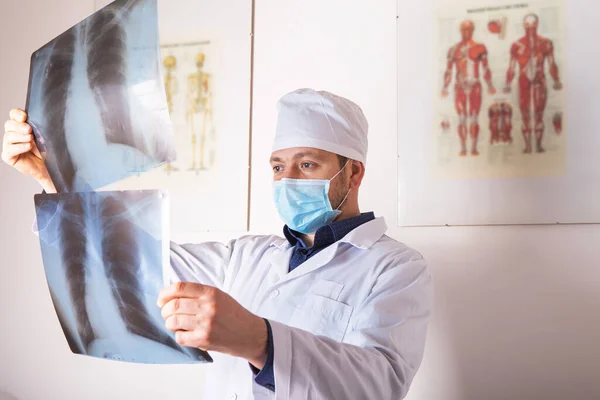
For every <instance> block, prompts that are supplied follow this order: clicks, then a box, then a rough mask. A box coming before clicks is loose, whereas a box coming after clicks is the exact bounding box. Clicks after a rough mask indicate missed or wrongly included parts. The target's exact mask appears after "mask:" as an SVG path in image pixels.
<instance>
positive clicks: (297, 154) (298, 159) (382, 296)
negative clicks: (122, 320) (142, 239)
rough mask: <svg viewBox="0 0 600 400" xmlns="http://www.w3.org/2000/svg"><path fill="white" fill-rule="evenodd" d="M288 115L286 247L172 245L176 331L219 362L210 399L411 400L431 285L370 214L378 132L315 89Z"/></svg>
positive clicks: (23, 147) (46, 182) (281, 151)
mask: <svg viewBox="0 0 600 400" xmlns="http://www.w3.org/2000/svg"><path fill="white" fill-rule="evenodd" d="M278 110H279V116H278V123H277V129H276V134H275V141H274V147H273V153H272V155H271V160H270V162H271V167H272V168H273V198H274V202H275V206H276V207H277V210H278V211H279V214H280V216H281V218H282V220H283V221H284V222H285V226H284V228H283V234H284V237H283V238H282V237H279V236H245V237H242V238H239V239H236V240H232V241H230V242H229V243H227V244H221V243H201V244H186V245H176V244H172V245H171V266H170V269H169V271H167V272H168V275H169V276H170V279H171V283H172V284H171V285H170V286H168V287H166V288H165V289H163V291H162V292H161V294H160V296H159V299H158V301H157V304H158V306H159V307H161V310H162V316H163V317H164V319H165V325H166V326H167V328H168V329H170V330H171V331H173V332H175V335H176V339H177V341H178V342H179V343H180V344H181V345H184V346H191V347H198V348H201V349H205V350H209V351H212V355H213V358H214V360H215V363H214V365H212V366H211V367H210V368H209V369H208V370H207V371H208V372H207V373H208V375H209V376H207V377H206V379H205V382H206V384H205V386H206V393H205V396H204V398H205V399H210V400H212V399H252V398H254V399H394V400H396V399H401V398H403V397H404V396H405V395H406V393H407V391H408V389H409V387H410V384H411V382H412V380H413V377H414V376H415V373H416V372H417V370H418V368H419V365H420V363H421V360H422V357H423V349H424V345H425V336H426V331H427V322H428V319H429V316H430V312H431V303H432V280H431V276H430V274H429V271H428V269H427V266H426V263H425V261H424V260H423V258H422V256H421V255H420V254H419V253H418V252H416V251H415V250H413V249H411V248H409V247H407V246H406V245H404V244H402V243H399V242H397V241H395V240H394V239H392V238H390V237H388V236H386V235H385V232H386V223H385V221H384V219H383V218H376V217H375V216H374V214H373V213H372V212H368V213H361V212H360V211H359V206H358V189H359V188H360V185H361V182H362V179H363V176H364V173H365V162H366V158H367V130H368V125H367V121H366V119H365V117H364V115H363V113H362V111H361V109H360V108H359V107H358V106H357V105H356V104H354V103H352V102H351V101H349V100H347V99H344V98H342V97H339V96H336V95H333V94H331V93H328V92H323V91H314V90H309V89H301V90H297V91H294V92H292V93H289V94H287V95H285V96H284V97H282V98H281V100H280V101H279V104H278ZM10 117H11V119H10V120H9V121H8V122H7V123H6V125H5V135H4V140H3V149H2V159H3V160H4V161H5V162H6V163H7V164H9V165H11V166H13V167H14V168H16V169H17V170H19V171H20V172H22V173H24V174H26V175H29V176H32V177H33V178H35V179H36V180H37V181H38V182H39V183H40V184H41V185H42V187H44V189H45V190H46V191H48V192H53V191H54V186H53V184H52V182H51V179H50V177H49V175H48V172H47V170H46V168H45V167H44V164H43V161H42V160H41V158H40V154H39V151H38V150H37V148H36V145H35V142H34V140H33V136H32V132H31V128H30V126H29V125H27V123H26V122H25V121H26V115H25V113H24V112H23V111H21V110H16V109H15V110H12V111H11V113H10ZM381 194H382V195H385V194H386V193H385V192H384V191H382V193H381Z"/></svg>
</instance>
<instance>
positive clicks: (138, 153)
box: [26, 0, 175, 193]
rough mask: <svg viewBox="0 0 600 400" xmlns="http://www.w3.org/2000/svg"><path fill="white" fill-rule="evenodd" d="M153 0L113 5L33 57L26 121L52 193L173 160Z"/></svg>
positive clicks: (78, 188)
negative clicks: (51, 186) (47, 173)
mask: <svg viewBox="0 0 600 400" xmlns="http://www.w3.org/2000/svg"><path fill="white" fill-rule="evenodd" d="M159 61H160V57H159V39H158V11H157V0H118V1H115V2H114V3H111V4H109V5H108V6H106V7H104V8H103V9H101V10H99V11H97V12H96V13H94V14H93V15H91V16H90V17H88V18H86V19H85V20H83V21H82V22H80V23H79V24H77V25H75V26H74V27H72V28H71V29H69V30H68V31H66V32H64V33H63V34H61V35H60V36H58V37H57V38H55V39H54V40H52V41H50V42H49V43H48V44H46V45H45V46H43V47H42V48H40V49H39V50H37V51H36V52H35V53H33V55H32V57H31V68H30V77H29V90H28V95H27V107H26V108H27V112H28V114H29V120H28V122H29V124H30V125H31V126H32V128H33V132H34V135H35V138H36V141H37V144H38V147H39V149H40V151H41V153H42V156H43V157H44V161H45V163H46V167H47V168H48V170H49V172H50V176H51V177H52V180H53V182H54V184H55V186H56V188H57V190H58V192H59V193H61V192H76V191H88V190H93V189H98V188H101V187H103V186H106V185H108V184H110V183H113V182H117V181H119V180H121V179H123V178H126V177H128V176H130V175H132V174H135V173H139V172H143V171H146V170H148V169H151V168H154V167H157V166H159V165H161V164H163V163H166V162H170V161H173V160H174V159H175V149H174V145H173V134H172V127H171V121H170V118H169V112H168V107H167V101H166V95H165V92H164V86H163V84H162V78H161V75H160V69H159Z"/></svg>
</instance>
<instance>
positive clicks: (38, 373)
mask: <svg viewBox="0 0 600 400" xmlns="http://www.w3.org/2000/svg"><path fill="white" fill-rule="evenodd" d="M190 1H191V0H190ZM239 1H240V2H242V3H244V1H242V0H239ZM570 1H571V2H572V3H577V4H578V7H582V8H586V9H587V10H589V12H588V15H589V17H588V18H593V15H594V14H596V15H597V13H598V12H599V11H600V5H597V4H596V3H593V2H592V0H588V1H586V0H577V1H575V0H570ZM414 7H418V3H417V2H414ZM92 9H93V1H91V0H87V1H82V0H79V1H77V2H71V1H67V0H52V1H48V0H46V1H42V0H39V1H38V0H29V1H22V2H20V4H19V5H17V4H16V2H8V1H5V0H3V2H2V13H0V24H1V25H0V26H1V28H0V29H1V32H2V33H3V34H2V35H0V54H1V55H0V60H1V62H0V88H2V89H0V90H1V92H0V111H1V110H8V109H9V108H10V107H14V106H22V105H24V99H25V89H26V85H27V76H28V60H29V55H30V53H31V52H32V51H33V50H34V49H36V48H38V47H39V45H41V44H42V43H43V42H44V41H45V40H46V39H47V38H51V37H54V36H55V35H56V34H58V33H59V32H61V31H62V30H64V28H65V27H68V26H70V25H72V24H73V23H75V22H77V20H79V19H80V18H82V17H83V16H85V15H86V14H87V13H89V12H91V11H92ZM25 10H26V11H25ZM25 12H26V14H27V15H26V16H20V15H21V14H24V13H25ZM232 12H233V11H232ZM395 16H396V5H395V0H378V1H376V2H374V1H366V0H362V1H358V0H327V1H323V0H321V1H317V0H303V1H302V2H298V1H292V0H256V32H255V40H256V44H255V45H256V49H255V87H254V93H255V99H254V101H255V103H254V126H253V131H254V138H253V141H254V147H253V164H252V195H251V200H252V210H251V229H252V231H253V232H256V233H263V232H273V231H276V232H279V231H280V229H281V223H280V222H279V220H278V219H277V216H276V214H275V212H274V209H273V207H272V204H271V198H270V183H269V181H270V173H271V171H270V169H269V166H268V162H267V161H268V156H269V152H270V150H269V149H270V141H271V139H272V133H273V130H274V127H275V116H276V114H275V102H276V101H277V99H278V98H279V97H280V96H281V95H282V94H284V93H286V92H288V91H291V90H293V89H296V88H298V87H314V88H322V89H327V90H330V91H333V92H337V93H339V94H341V95H344V96H347V97H349V98H351V99H353V100H355V101H356V102H357V103H359V104H360V105H361V106H362V107H363V109H364V111H365V114H366V115H367V118H368V119H369V121H370V134H371V136H370V155H369V159H368V165H367V176H366V180H365V182H364V186H363V189H362V192H361V204H362V209H363V210H365V211H366V210H374V211H375V212H376V214H377V215H379V216H384V217H385V218H386V220H387V221H388V225H389V231H388V233H389V234H390V235H391V236H392V237H394V238H396V239H398V240H402V241H404V242H406V243H408V244H409V245H412V246H413V247H415V248H417V249H418V250H420V251H421V252H422V253H423V254H424V255H425V257H426V258H427V259H428V260H429V264H430V266H431V269H432V272H433V274H434V279H435V282H436V309H435V314H434V318H433V320H432V324H431V329H430V334H429V338H428V343H427V349H426V355H425V360H424V362H423V365H422V369H421V371H420V373H419V374H418V375H417V378H416V380H415V383H414V386H413V390H412V391H411V393H410V394H409V399H411V400H471V399H472V400H482V399H483V400H495V399H536V400H537V399H545V400H550V399H561V400H562V399H577V400H580V399H597V398H600V382H597V381H598V379H597V377H598V376H599V371H600V346H599V345H598V344H597V338H600V262H599V261H598V258H599V256H600V249H599V248H598V243H600V227H599V226H591V225H590V226H560V227H480V228H476V227H473V228H466V227H465V228H410V229H401V228H397V227H396V223H395V221H396V220H397V211H396V200H397V199H396V193H397V190H396V189H397V188H396V174H397V173H396V170H397V168H396V167H397V164H396V148H397V146H396V143H397V140H396V127H397V122H396V104H397V99H396V82H397V80H396V46H395V43H396V17H395ZM583 17H585V15H584V16H583ZM414 23H418V21H414ZM590 34H592V33H590ZM588 56H590V54H586V55H582V57H583V59H582V60H583V61H582V62H585V61H584V60H585V57H588ZM411 61H414V62H418V54H415V55H412V56H411ZM415 101H418V96H416V99H415ZM415 134H423V133H415ZM590 184H600V182H596V183H594V182H590ZM0 188H1V189H0V191H1V193H2V195H3V196H2V199H1V200H0V210H1V211H0V212H1V215H2V224H1V225H0V238H1V239H2V241H1V242H0V254H1V255H2V258H1V260H2V261H1V264H0V265H1V266H0V268H2V272H3V279H2V280H1V281H0V300H1V302H0V304H2V306H3V311H2V314H0V315H1V316H2V322H1V324H2V325H1V326H0V327H1V331H0V332H2V333H1V334H0V335H1V336H0V338H1V340H0V399H1V398H2V394H1V393H2V390H3V389H4V391H6V392H10V393H13V394H14V396H15V397H17V398H18V399H21V400H28V399H32V400H33V399H81V398H86V399H106V398H134V399H137V398H140V399H141V398H143V399H159V398H163V399H164V398H169V399H171V398H177V399H192V398H194V399H195V398H198V394H197V392H198V387H199V386H200V385H201V380H202V376H203V371H204V368H205V367H204V366H193V367H189V366H186V367H157V366H137V365H136V366H130V365H118V364H113V363H110V362H104V361H102V360H87V359H82V358H80V357H76V356H73V355H71V354H69V350H68V347H67V345H66V343H65V342H64V339H63V337H62V333H61V332H60V328H59V326H58V324H57V323H56V318H55V316H54V315H53V310H52V305H51V303H50V298H49V296H48V292H47V289H46V286H45V281H44V276H43V272H42V271H43V270H42V264H41V257H40V254H39V245H38V243H37V238H36V237H35V236H33V235H31V233H30V224H31V220H32V216H33V201H32V194H33V193H34V191H36V190H38V188H37V187H36V186H35V184H33V183H30V182H27V181H25V180H23V179H21V178H20V177H19V176H17V174H16V173H14V172H13V171H11V170H10V169H9V168H7V167H4V166H3V167H0ZM232 235H234V233H232ZM42 352H43V355H42Z"/></svg>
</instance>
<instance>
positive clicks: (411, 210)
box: [396, 0, 600, 226]
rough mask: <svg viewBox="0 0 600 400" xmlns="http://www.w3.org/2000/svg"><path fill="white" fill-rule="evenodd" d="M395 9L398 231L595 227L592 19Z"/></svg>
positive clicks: (467, 0)
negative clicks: (458, 227) (415, 228)
mask: <svg viewBox="0 0 600 400" xmlns="http://www.w3.org/2000/svg"><path fill="white" fill-rule="evenodd" d="M397 8H398V12H397V15H396V21H397V31H398V37H397V41H398V64H397V65H398V74H397V79H398V148H397V155H398V224H399V225H400V226H452V225H527V224H567V223H568V224H575V223H597V222H600V207H598V199H600V185H598V184H597V182H600V167H599V163H598V154H599V153H600V135H598V134H597V133H596V130H597V129H596V127H597V126H600V113H599V112H597V109H598V99H597V98H598V96H597V93H599V92H600V80H598V78H597V76H598V71H600V55H598V54H596V53H594V52H593V51H590V49H591V47H590V46H592V44H590V38H591V37H594V36H593V35H595V32H596V31H597V29H598V21H597V17H596V16H595V15H594V13H593V12H590V10H589V9H588V8H586V7H583V6H582V4H581V2H577V1H572V2H571V1H564V0H532V1H510V0H422V1H420V2H419V3H418V5H417V3H414V4H413V3H410V2H406V1H403V0H398V7H397ZM567 27H568V30H567Z"/></svg>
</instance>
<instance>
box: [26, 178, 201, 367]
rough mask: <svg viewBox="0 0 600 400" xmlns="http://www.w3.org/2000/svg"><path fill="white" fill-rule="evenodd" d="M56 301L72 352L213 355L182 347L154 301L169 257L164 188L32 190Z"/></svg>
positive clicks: (176, 358) (126, 357)
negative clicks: (94, 190) (87, 190)
mask: <svg viewBox="0 0 600 400" xmlns="http://www.w3.org/2000/svg"><path fill="white" fill-rule="evenodd" d="M35 207H36V214H37V222H38V229H39V238H40V244H41V248H42V258H43V261H44V269H45V272H46V278H47V281H48V286H49V289H50V294H51V297H52V301H53V304H54V308H55V310H56V313H57V315H58V319H59V322H60V325H61V327H62V329H63V332H64V334H65V336H66V338H67V342H68V344H69V347H70V348H71V351H72V352H73V353H76V354H81V355H87V356H93V357H99V358H105V359H111V360H118V361H127V362H135V363H148V364H188V363H200V362H211V361H212V359H211V357H210V356H209V355H208V353H206V352H204V351H202V350H199V349H196V348H189V347H182V346H180V345H179V344H177V342H176V341H175V336H174V334H173V333H172V332H170V331H168V330H167V329H166V327H165V322H164V320H163V318H162V316H161V313H160V308H159V307H158V306H157V305H156V301H157V299H158V294H159V291H160V290H161V289H162V288H163V287H164V286H165V279H164V272H163V271H164V268H163V267H164V266H165V265H166V264H167V263H168V262H169V241H168V239H167V233H166V232H168V226H166V225H167V224H168V212H169V210H168V196H167V194H166V193H165V192H163V191H158V190H149V191H133V190H132V191H106V192H82V193H60V194H38V195H36V196H35Z"/></svg>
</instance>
